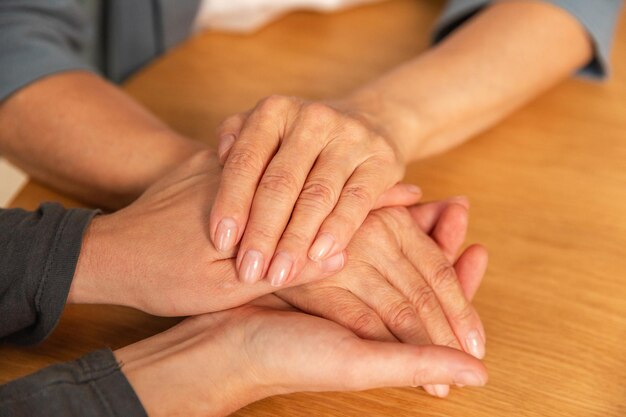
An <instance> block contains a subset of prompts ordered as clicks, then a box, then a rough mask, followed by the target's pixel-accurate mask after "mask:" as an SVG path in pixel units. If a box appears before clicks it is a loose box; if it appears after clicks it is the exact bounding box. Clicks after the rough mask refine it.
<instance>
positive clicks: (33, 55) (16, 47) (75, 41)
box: [0, 0, 94, 101]
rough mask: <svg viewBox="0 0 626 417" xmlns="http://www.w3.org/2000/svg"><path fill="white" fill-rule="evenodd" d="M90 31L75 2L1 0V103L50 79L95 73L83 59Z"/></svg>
mask: <svg viewBox="0 0 626 417" xmlns="http://www.w3.org/2000/svg"><path fill="white" fill-rule="evenodd" d="M90 30H91V28H89V27H88V25H87V21H86V19H85V16H84V15H83V11H82V9H81V8H80V6H79V5H78V4H77V3H76V1H75V0H0V68H2V70H0V101H1V100H4V99H5V98H7V97H8V96H10V95H11V94H13V93H14V92H16V91H17V90H19V89H20V88H22V87H24V86H26V85H28V84H30V83H32V82H34V81H36V80H38V79H40V78H42V77H45V76H47V75H51V74H55V73H58V72H62V71H69V70H90V71H94V69H93V68H92V67H91V66H90V65H88V64H87V63H86V62H85V61H84V60H83V59H82V57H81V54H83V53H84V48H85V39H86V38H87V35H88V33H89V31H90Z"/></svg>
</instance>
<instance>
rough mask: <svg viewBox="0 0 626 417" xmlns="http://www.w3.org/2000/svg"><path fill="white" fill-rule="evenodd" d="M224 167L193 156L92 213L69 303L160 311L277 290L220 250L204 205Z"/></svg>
mask: <svg viewBox="0 0 626 417" xmlns="http://www.w3.org/2000/svg"><path fill="white" fill-rule="evenodd" d="M220 172H221V167H220V165H219V163H218V162H217V158H216V157H215V155H214V154H212V153H211V152H208V151H205V152H202V153H199V154H197V155H196V156H194V157H192V158H191V159H190V160H188V161H187V162H185V163H184V164H182V165H181V166H180V167H179V168H178V169H176V170H175V171H174V172H172V173H171V174H169V175H168V176H167V177H165V178H163V179H162V180H160V181H158V182H157V183H155V184H154V185H153V186H152V187H150V188H149V189H148V190H147V191H146V192H145V193H144V194H143V195H142V196H141V197H140V198H139V199H138V200H137V201H135V202H134V203H133V204H131V205H130V206H128V207H126V208H124V209H122V210H120V211H118V212H115V213H113V214H107V215H103V216H97V217H96V218H94V220H93V221H92V223H91V225H90V226H89V227H88V229H87V232H86V234H85V238H84V240H83V246H82V248H81V253H80V257H79V260H78V264H77V268H76V273H75V275H74V280H73V281H72V287H71V289H70V294H69V302H72V303H98V304H117V305H125V306H130V307H135V308H138V309H141V310H143V311H146V312H148V313H152V314H156V315H162V316H182V315H192V314H200V313H206V312H210V311H216V310H223V309H226V308H231V307H236V306H240V305H242V304H244V303H246V302H248V301H250V300H252V299H254V298H257V297H259V296H261V295H264V294H268V293H270V292H272V291H274V290H275V288H273V287H272V286H270V285H269V283H267V281H262V282H259V283H257V284H255V285H245V284H243V283H241V282H240V281H239V280H238V279H237V274H236V271H235V262H234V259H233V258H234V256H235V253H234V250H231V251H229V252H219V251H217V250H216V249H215V248H214V247H213V245H212V244H211V241H210V239H209V236H208V222H209V218H208V217H209V211H210V209H211V206H212V204H213V200H214V196H215V190H216V189H217V183H218V181H219V176H220ZM343 263H344V256H343V254H341V253H340V254H339V255H337V256H335V257H332V258H329V259H327V260H325V261H324V262H320V263H315V262H310V264H309V265H308V266H307V270H306V271H305V273H303V274H301V276H300V277H298V280H297V282H293V284H297V283H302V282H307V281H310V280H312V279H319V278H323V277H324V276H327V275H329V274H331V273H332V272H334V271H337V270H339V269H340V268H341V267H342V266H343Z"/></svg>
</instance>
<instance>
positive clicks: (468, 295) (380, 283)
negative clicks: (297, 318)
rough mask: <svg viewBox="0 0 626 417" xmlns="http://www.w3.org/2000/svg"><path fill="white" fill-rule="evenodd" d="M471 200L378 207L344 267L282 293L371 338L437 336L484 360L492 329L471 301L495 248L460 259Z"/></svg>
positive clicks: (421, 340) (413, 340)
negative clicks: (487, 336) (487, 335)
mask: <svg viewBox="0 0 626 417" xmlns="http://www.w3.org/2000/svg"><path fill="white" fill-rule="evenodd" d="M466 205H467V202H466V201H465V200H463V199H457V200H452V201H447V202H437V203H429V204H424V205H420V206H414V207H409V208H408V209H407V208H404V207H402V208H400V207H394V208H386V209H380V210H376V211H374V212H372V213H371V214H370V215H369V216H368V218H367V219H366V220H365V222H364V224H363V226H361V228H360V229H359V231H358V232H357V233H356V234H355V236H354V239H353V240H352V242H351V243H350V245H349V246H348V248H347V253H348V257H347V259H348V260H347V264H346V266H345V267H344V268H343V270H342V271H341V272H339V273H337V274H335V275H333V276H332V277H329V278H326V279H324V280H322V281H318V282H314V283H309V284H305V285H301V286H298V287H291V288H286V289H283V290H280V291H279V292H277V293H276V294H277V295H278V296H279V297H281V298H282V299H283V300H285V301H287V302H289V303H290V304H292V305H294V306H295V307H297V308H299V309H301V310H303V311H306V312H308V313H310V314H315V315H317V316H321V317H324V318H327V319H330V320H333V321H335V322H337V323H340V324H342V325H344V326H346V327H348V328H349V329H351V330H352V331H354V332H355V333H356V334H357V335H359V336H360V337H363V338H366V339H372V340H382V341H394V340H399V341H402V342H406V343H410V344H416V345H421V344H430V343H434V344H437V345H444V346H450V347H454V348H457V349H462V350H464V351H466V352H468V353H470V354H472V355H473V356H475V357H477V358H479V359H482V358H483V357H484V354H485V333H484V329H483V326H482V324H481V321H480V318H479V316H478V314H477V313H476V311H475V309H474V308H473V307H472V305H471V304H470V300H471V299H472V297H473V295H474V293H475V291H476V290H477V288H478V286H479V285H480V281H481V279H482V276H483V274H484V272H485V269H486V265H487V253H486V251H485V249H484V248H482V247H481V246H478V245H475V246H470V247H469V248H468V249H466V250H465V252H463V254H462V255H461V256H460V257H458V259H457V251H458V249H459V248H460V246H461V244H462V243H463V240H464V236H465V231H466V229H467V206H466ZM427 233H430V236H428V235H427ZM455 260H456V263H454V262H455ZM453 264H454V267H453ZM426 389H427V391H429V393H431V394H433V395H438V396H442V397H443V396H445V395H447V392H448V388H447V387H445V386H438V387H426Z"/></svg>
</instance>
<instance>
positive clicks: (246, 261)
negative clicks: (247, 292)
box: [240, 249, 263, 284]
mask: <svg viewBox="0 0 626 417" xmlns="http://www.w3.org/2000/svg"><path fill="white" fill-rule="evenodd" d="M262 270H263V255H262V254H261V252H259V251H256V250H252V249H251V250H249V251H247V252H246V254H245V255H244V256H243V260H242V261H241V270H240V271H241V280H242V281H243V282H245V283H247V284H253V283H255V282H257V281H258V280H259V279H260V278H261V272H262Z"/></svg>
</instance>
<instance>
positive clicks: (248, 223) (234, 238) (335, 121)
mask: <svg viewBox="0 0 626 417" xmlns="http://www.w3.org/2000/svg"><path fill="white" fill-rule="evenodd" d="M218 134H219V137H220V145H219V151H218V152H219V155H220V159H221V160H222V161H223V162H224V173H223V176H222V180H221V183H220V187H219V191H218V195H217V198H216V201H215V205H214V206H213V209H212V211H211V221H210V227H211V229H210V230H211V232H210V233H211V237H212V239H213V242H214V243H215V246H216V247H217V248H219V249H220V250H222V251H225V252H228V251H230V250H232V248H233V247H234V246H235V245H236V244H237V243H239V242H240V250H239V253H238V256H237V269H238V272H239V277H240V279H241V280H243V281H244V282H248V283H253V282H256V281H258V280H260V279H262V278H263V277H265V276H266V274H267V277H268V279H269V281H270V282H271V283H272V285H274V286H281V285H284V283H285V282H289V280H291V279H292V278H293V277H295V276H297V275H298V274H299V272H300V271H301V270H302V269H303V267H304V265H305V264H306V262H307V256H308V258H310V259H312V260H324V259H328V258H329V257H331V256H333V255H336V254H338V253H341V251H342V250H344V249H345V248H346V246H347V245H348V243H349V242H350V240H351V238H352V236H353V235H354V233H355V232H356V231H357V229H358V228H359V227H360V226H361V224H362V223H363V221H364V220H365V218H366V217H367V215H368V213H369V212H370V211H371V210H372V209H374V208H377V207H383V206H392V205H409V204H414V203H415V202H417V200H418V199H419V197H420V190H419V188H417V187H415V186H408V185H396V184H397V183H398V181H400V179H401V178H402V176H403V173H404V161H403V157H402V155H401V152H400V151H399V150H398V149H397V147H396V146H395V144H394V143H393V142H392V141H391V140H390V139H389V138H388V137H387V136H386V135H385V134H384V133H383V131H382V129H381V128H380V127H375V126H374V124H373V123H372V122H371V119H370V118H367V117H366V116H365V115H363V114H360V113H357V112H355V111H351V110H349V109H342V110H339V109H338V108H335V107H332V106H330V105H327V104H322V103H319V102H309V101H304V100H301V99H298V98H294V97H283V96H272V97H269V98H266V99H264V100H261V101H260V102H259V103H258V104H257V106H256V107H255V108H254V109H252V110H251V111H249V112H247V113H241V114H237V115H235V116H232V117H230V118H228V119H226V120H225V121H224V122H223V124H222V126H221V127H220V129H219V132H218Z"/></svg>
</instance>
